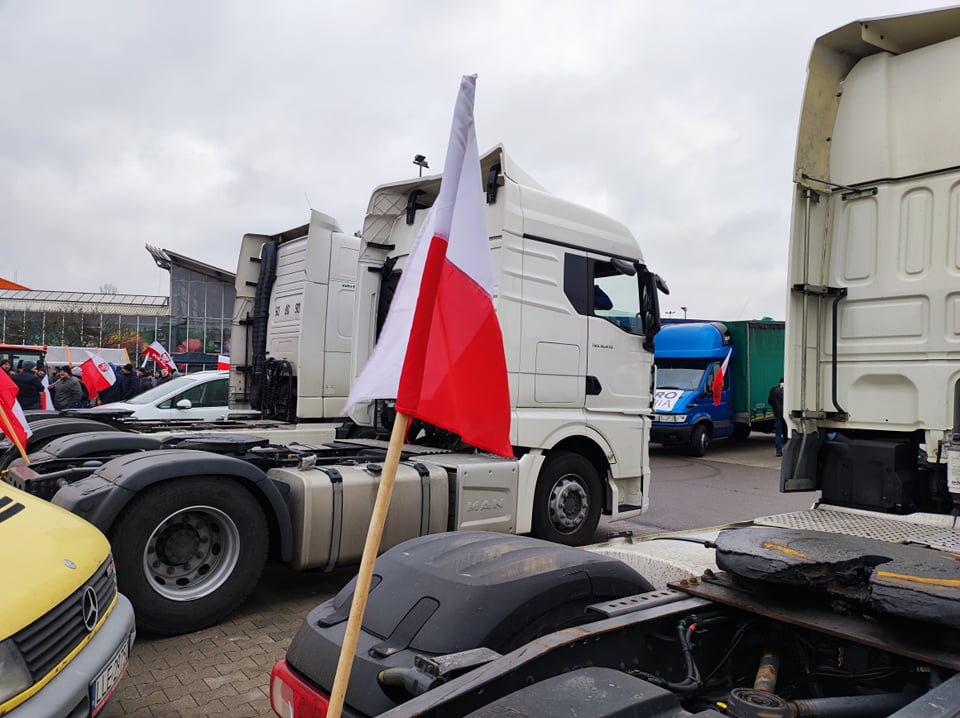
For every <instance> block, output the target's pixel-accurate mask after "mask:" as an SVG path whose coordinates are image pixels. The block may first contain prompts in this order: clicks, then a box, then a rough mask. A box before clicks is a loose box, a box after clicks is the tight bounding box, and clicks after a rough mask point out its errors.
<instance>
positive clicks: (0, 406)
mask: <svg viewBox="0 0 960 718" xmlns="http://www.w3.org/2000/svg"><path fill="white" fill-rule="evenodd" d="M19 393H20V388H19V387H18V386H17V385H16V384H14V382H13V379H11V378H10V375H9V374H7V372H5V371H0V428H2V429H3V433H4V434H5V435H6V436H7V438H8V439H10V441H12V442H13V443H14V445H15V446H16V447H17V449H18V450H19V451H20V454H21V455H23V456H26V447H27V439H29V438H30V435H31V434H33V431H31V429H30V424H28V423H27V417H26V416H25V415H24V413H23V409H22V408H21V407H20V402H19V401H17V394H19Z"/></svg>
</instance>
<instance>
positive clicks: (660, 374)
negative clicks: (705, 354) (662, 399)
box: [657, 366, 703, 391]
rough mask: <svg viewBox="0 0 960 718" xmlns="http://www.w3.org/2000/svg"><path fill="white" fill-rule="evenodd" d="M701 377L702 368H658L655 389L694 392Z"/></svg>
mask: <svg viewBox="0 0 960 718" xmlns="http://www.w3.org/2000/svg"><path fill="white" fill-rule="evenodd" d="M702 377H703V367H682V366H665V367H661V366H658V367H657V389H681V390H682V391H696V390H697V389H699V388H700V379H701V378H702Z"/></svg>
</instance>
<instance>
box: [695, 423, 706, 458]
mask: <svg viewBox="0 0 960 718" xmlns="http://www.w3.org/2000/svg"><path fill="white" fill-rule="evenodd" d="M708 446H710V431H709V430H708V429H707V425H706V424H697V425H696V426H695V427H693V431H691V432H690V456H703V455H704V454H706V453H707V447H708Z"/></svg>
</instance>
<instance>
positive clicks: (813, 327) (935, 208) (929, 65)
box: [785, 8, 960, 488]
mask: <svg viewBox="0 0 960 718" xmlns="http://www.w3.org/2000/svg"><path fill="white" fill-rule="evenodd" d="M958 35H960V9H958V8H950V9H944V10H938V11H932V12H929V13H923V14H918V15H913V16H900V17H891V18H880V19H875V20H864V21H861V22H856V23H851V24H850V25H847V26H845V27H843V28H840V29H838V30H836V31H834V32H831V33H829V34H827V35H825V36H823V37H822V38H820V39H819V40H818V41H817V43H816V45H815V47H814V50H813V53H812V55H811V59H810V65H809V71H808V81H807V89H806V93H805V96H804V103H803V109H802V115H801V121H800V130H799V135H798V140H797V156H796V166H795V178H794V179H795V182H796V190H795V194H794V202H793V219H792V229H791V232H792V239H791V247H790V255H789V268H788V272H789V283H790V286H791V288H792V290H791V291H790V293H789V297H788V308H787V342H786V353H785V354H786V368H785V378H786V385H785V418H786V419H787V421H788V422H789V423H790V425H791V427H792V428H793V429H794V430H795V431H797V432H799V434H800V435H813V433H815V432H817V431H818V430H819V431H820V433H821V436H827V434H828V433H829V432H830V431H831V430H834V429H836V430H840V431H843V432H846V434H847V435H848V436H850V435H852V433H853V432H861V433H860V434H859V435H858V436H859V438H861V439H863V438H866V437H868V436H870V435H871V434H869V433H864V432H877V433H876V434H875V435H876V436H877V437H881V435H880V433H879V432H894V433H897V434H898V435H899V436H900V437H910V436H913V435H915V434H914V433H915V432H919V434H916V436H918V437H919V438H918V439H916V443H917V446H918V448H919V450H921V451H922V452H923V453H924V454H925V455H926V458H927V460H928V461H931V462H933V463H934V464H935V463H937V462H938V461H939V460H941V459H942V458H944V456H943V455H944V454H945V452H943V450H942V449H943V447H942V446H941V442H942V441H943V440H944V438H945V437H947V435H948V434H949V433H950V432H951V430H954V429H956V428H957V427H956V411H957V407H956V406H955V405H954V401H953V400H951V397H954V396H955V392H956V391H957V387H958V385H960V311H958V308H960V301H958V297H960V229H958V228H960V214H958V210H957V208H958V207H960V189H958V185H960V183H958V179H960V169H958V168H960V139H958V135H957V131H956V128H957V126H958V122H960V76H958V75H957V73H956V72H955V68H956V67H958V66H960V37H957V36H958ZM798 287H807V288H808V290H807V291H802V290H800V291H798ZM834 312H835V313H836V320H835V321H834V319H833V313H834ZM834 343H835V349H834ZM831 436H832V434H831ZM879 440H885V439H882V438H881V439H879ZM938 457H940V458H938ZM808 465H809V464H808ZM789 472H793V473H792V476H794V477H796V476H799V475H807V473H809V472H806V473H805V472H804V471H803V470H796V471H795V470H794V469H792V468H790V469H788V473H789ZM785 476H787V474H785ZM789 478H790V477H789V476H788V479H789ZM787 483H788V484H789V481H788V482H787ZM807 488H814V485H813V483H812V482H810V483H808V485H807Z"/></svg>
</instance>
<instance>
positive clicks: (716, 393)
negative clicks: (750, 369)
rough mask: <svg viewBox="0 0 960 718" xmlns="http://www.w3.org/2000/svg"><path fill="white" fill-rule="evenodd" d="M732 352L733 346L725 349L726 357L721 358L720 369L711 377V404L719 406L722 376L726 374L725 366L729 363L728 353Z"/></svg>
mask: <svg viewBox="0 0 960 718" xmlns="http://www.w3.org/2000/svg"><path fill="white" fill-rule="evenodd" d="M732 354H733V347H730V349H729V350H728V351H727V357H726V358H725V359H724V360H723V364H721V365H720V371H718V372H717V375H716V376H715V377H713V386H712V387H711V388H712V389H713V405H714V406H720V395H721V394H722V393H723V377H725V376H726V375H727V366H729V364H730V355H732Z"/></svg>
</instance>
